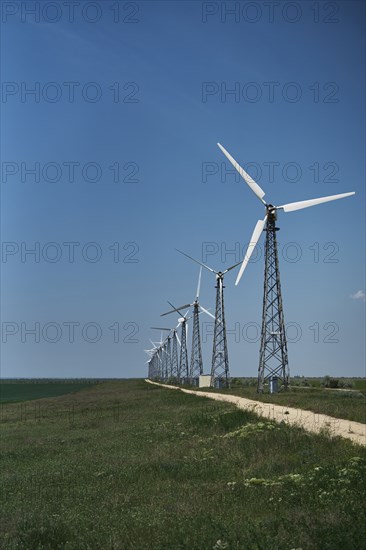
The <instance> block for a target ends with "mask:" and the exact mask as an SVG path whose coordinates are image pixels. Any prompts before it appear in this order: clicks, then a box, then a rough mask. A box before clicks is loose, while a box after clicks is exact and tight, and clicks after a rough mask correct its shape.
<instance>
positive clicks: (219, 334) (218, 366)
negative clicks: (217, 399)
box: [176, 248, 241, 387]
mask: <svg viewBox="0 0 366 550" xmlns="http://www.w3.org/2000/svg"><path fill="white" fill-rule="evenodd" d="M176 250H177V252H179V253H180V254H183V255H184V256H187V258H189V259H190V260H193V261H194V262H196V263H197V264H199V265H201V266H202V267H204V268H205V269H207V270H208V271H210V272H211V273H214V274H215V276H216V286H215V288H216V311H215V328H214V338H213V348H212V366H211V386H214V385H215V381H218V384H219V385H220V384H221V383H223V384H224V385H225V386H226V387H229V383H230V373H229V357H228V351H227V339H226V323H225V309H224V288H225V287H224V276H225V275H226V273H228V272H229V271H231V270H232V269H234V268H235V267H237V266H238V265H239V264H240V263H241V262H238V263H236V264H234V265H232V266H231V267H228V268H227V269H225V270H224V271H215V269H212V267H209V266H208V265H206V264H203V263H202V262H199V261H198V260H195V259H194V258H192V256H189V255H188V254H186V253H185V252H182V251H181V250H178V249H177V248H176ZM201 307H202V306H201Z"/></svg>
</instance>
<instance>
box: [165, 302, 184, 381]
mask: <svg viewBox="0 0 366 550" xmlns="http://www.w3.org/2000/svg"><path fill="white" fill-rule="evenodd" d="M168 304H169V305H170V306H171V307H172V308H173V309H172V310H171V311H167V312H166V313H162V314H161V317H164V316H165V315H169V314H170V313H173V312H178V313H179V315H180V318H179V319H178V325H177V327H176V328H178V327H179V325H181V327H182V329H181V337H180V339H181V341H180V358H179V368H178V373H177V378H178V379H179V380H184V379H186V380H187V381H188V378H189V372H188V351H187V335H188V326H187V321H188V317H187V315H188V311H189V310H188V311H187V312H186V314H185V315H183V313H182V312H181V311H179V310H180V308H176V307H174V306H173V304H172V303H171V302H169V301H168ZM189 319H190V317H189Z"/></svg>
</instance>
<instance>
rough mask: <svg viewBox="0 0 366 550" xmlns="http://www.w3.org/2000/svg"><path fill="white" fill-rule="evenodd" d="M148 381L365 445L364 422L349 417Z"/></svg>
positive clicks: (365, 427) (365, 425)
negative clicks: (344, 417) (345, 418)
mask: <svg viewBox="0 0 366 550" xmlns="http://www.w3.org/2000/svg"><path fill="white" fill-rule="evenodd" d="M145 381H146V382H149V383H150V384H156V385H157V386H162V387H163V388H170V389H172V390H180V391H182V392H184V393H191V394H194V395H197V396H198V397H199V396H201V397H209V398H210V399H216V400H217V401H227V402H229V403H234V405H236V406H237V407H239V409H249V410H252V411H253V412H255V413H256V414H258V415H260V416H264V417H266V418H269V419H271V420H275V421H276V422H282V421H285V422H287V423H288V424H295V425H297V426H300V427H302V428H304V430H307V431H308V432H315V433H319V432H320V431H321V430H324V429H326V430H329V432H330V433H331V434H332V435H333V436H341V437H345V438H346V439H351V441H353V442H354V443H357V444H358V445H366V424H362V423H361V422H353V421H352V420H344V419H343V418H333V417H332V416H327V415H326V414H318V413H315V412H313V411H305V410H304V409H295V408H293V407H286V406H282V405H274V404H273V403H263V402H262V401H253V400H252V399H246V398H245V397H238V396H236V395H228V394H222V393H211V392H201V391H199V392H198V391H195V390H186V389H184V388H180V387H179V386H169V385H168V384H159V383H158V382H152V380H148V379H145Z"/></svg>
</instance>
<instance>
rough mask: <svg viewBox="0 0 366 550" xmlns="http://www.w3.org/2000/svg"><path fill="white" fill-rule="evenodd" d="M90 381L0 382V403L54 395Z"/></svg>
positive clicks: (69, 390) (72, 390)
mask: <svg viewBox="0 0 366 550" xmlns="http://www.w3.org/2000/svg"><path fill="white" fill-rule="evenodd" d="M91 383H92V382H89V381H86V382H85V381H83V382H65V381H62V380H56V381H52V382H50V381H42V382H38V381H37V382H34V381H27V382H25V381H21V382H16V381H11V380H10V381H6V382H1V383H0V403H11V402H17V401H18V402H19V401H29V400H31V399H40V398H44V397H55V396H58V395H64V394H65V393H70V392H74V391H79V390H81V389H83V388H87V387H89V386H90V384H91Z"/></svg>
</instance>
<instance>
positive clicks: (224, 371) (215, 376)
mask: <svg viewBox="0 0 366 550" xmlns="http://www.w3.org/2000/svg"><path fill="white" fill-rule="evenodd" d="M215 288H216V311H215V328H214V338H213V348H212V367H211V386H215V382H216V381H219V384H220V385H221V384H223V385H224V386H226V387H228V386H229V385H230V374H229V356H228V351H227V340H226V324H225V309H224V288H225V287H224V274H223V273H221V272H218V273H217V275H216V287H215Z"/></svg>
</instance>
